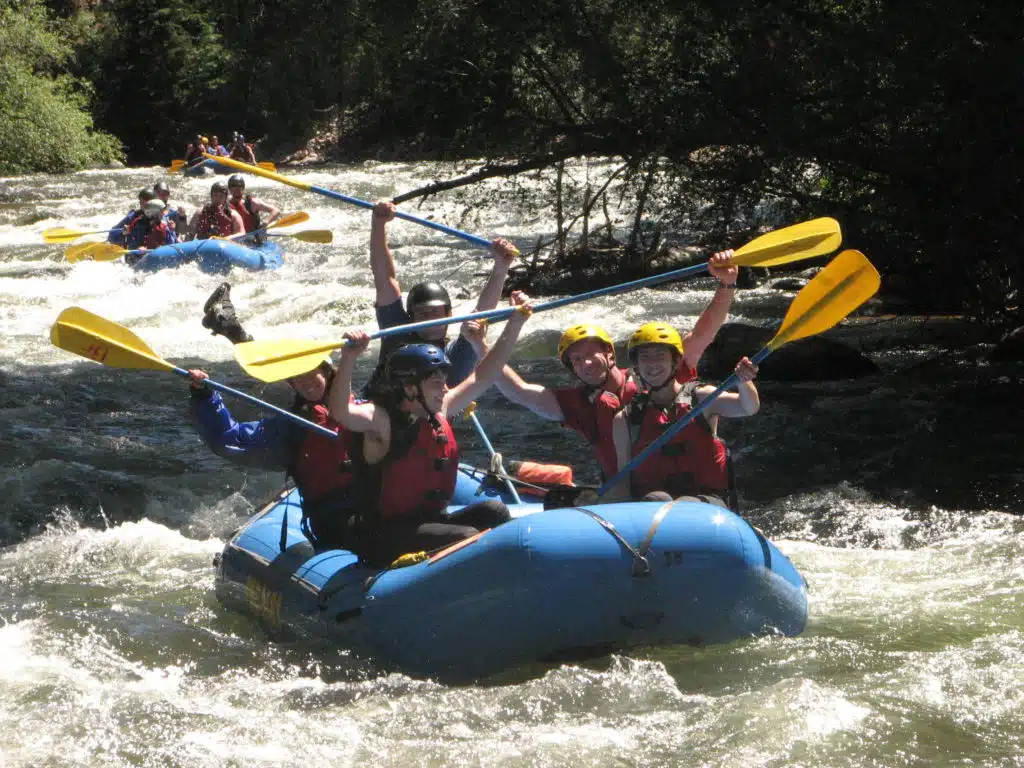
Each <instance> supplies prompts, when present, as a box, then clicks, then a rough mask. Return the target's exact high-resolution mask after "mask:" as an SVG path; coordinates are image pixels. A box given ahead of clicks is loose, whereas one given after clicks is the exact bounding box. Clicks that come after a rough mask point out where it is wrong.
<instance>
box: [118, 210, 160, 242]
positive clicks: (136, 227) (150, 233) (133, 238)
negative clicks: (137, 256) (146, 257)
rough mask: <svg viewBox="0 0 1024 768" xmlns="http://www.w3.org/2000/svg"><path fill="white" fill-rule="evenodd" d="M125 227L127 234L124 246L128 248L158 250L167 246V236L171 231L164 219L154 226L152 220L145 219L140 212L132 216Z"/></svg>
mask: <svg viewBox="0 0 1024 768" xmlns="http://www.w3.org/2000/svg"><path fill="white" fill-rule="evenodd" d="M127 227H128V233H129V234H128V237H127V238H125V245H127V246H128V247H129V248H159V247H160V246H162V245H167V235H168V233H169V231H170V229H171V228H170V226H169V225H168V224H167V221H166V219H160V220H159V221H158V222H157V223H155V224H154V223H153V219H150V218H147V217H146V215H145V214H143V213H142V212H139V213H138V214H137V215H136V216H134V217H133V218H132V219H131V221H129V222H128V224H127ZM140 237H141V241H140Z"/></svg>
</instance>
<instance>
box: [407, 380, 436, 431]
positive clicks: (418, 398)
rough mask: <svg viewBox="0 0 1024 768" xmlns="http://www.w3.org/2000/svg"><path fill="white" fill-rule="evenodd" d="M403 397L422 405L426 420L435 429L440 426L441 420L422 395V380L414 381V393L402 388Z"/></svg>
mask: <svg viewBox="0 0 1024 768" xmlns="http://www.w3.org/2000/svg"><path fill="white" fill-rule="evenodd" d="M402 395H403V397H404V398H405V399H406V400H408V401H410V402H413V403H419V404H420V405H422V406H423V410H424V411H426V412H427V420H428V421H429V422H430V426H432V427H433V428H434V429H437V428H438V427H440V426H441V422H440V421H438V419H437V414H436V413H434V412H433V411H432V410H430V406H428V405H427V398H426V397H425V396H424V395H423V380H422V379H420V380H418V381H417V382H416V394H415V395H410V394H409V393H408V392H406V391H405V388H404V387H403V388H402Z"/></svg>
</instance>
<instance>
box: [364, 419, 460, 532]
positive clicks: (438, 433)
mask: <svg viewBox="0 0 1024 768" xmlns="http://www.w3.org/2000/svg"><path fill="white" fill-rule="evenodd" d="M389 415H390V416H391V447H390V450H389V452H388V455H387V456H386V457H385V458H384V460H383V461H382V462H380V464H379V465H378V471H379V473H380V481H379V483H378V485H379V487H380V497H379V499H380V500H379V502H378V516H379V517H380V519H381V520H382V521H391V520H396V519H400V518H409V517H416V518H424V519H430V518H433V517H436V516H437V515H439V514H440V513H441V512H443V511H444V510H445V508H447V506H448V502H449V501H450V500H451V498H452V495H453V494H454V493H455V481H456V479H457V477H458V472H459V444H458V441H457V440H456V439H455V433H454V432H453V431H452V428H451V425H450V424H449V423H448V421H447V419H445V418H443V417H441V416H438V417H437V421H438V425H437V427H433V426H432V425H431V424H430V422H429V421H428V420H426V419H416V420H415V421H413V420H411V419H409V417H408V414H406V413H405V412H404V411H398V410H395V411H390V412H389ZM403 422H404V423H403Z"/></svg>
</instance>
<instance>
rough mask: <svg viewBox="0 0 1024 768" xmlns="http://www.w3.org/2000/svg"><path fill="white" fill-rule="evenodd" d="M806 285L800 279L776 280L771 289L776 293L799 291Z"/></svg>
mask: <svg viewBox="0 0 1024 768" xmlns="http://www.w3.org/2000/svg"><path fill="white" fill-rule="evenodd" d="M807 283H808V281H807V280H805V279H804V278H802V277H785V278H783V279H782V280H776V281H775V282H774V283H772V285H771V287H772V288H774V289H775V290H776V291H799V290H801V289H802V288H803V287H804V286H805V285H807Z"/></svg>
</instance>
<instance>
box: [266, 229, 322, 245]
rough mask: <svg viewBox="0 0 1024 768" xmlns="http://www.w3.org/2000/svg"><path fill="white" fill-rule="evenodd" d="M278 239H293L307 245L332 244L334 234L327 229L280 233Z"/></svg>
mask: <svg viewBox="0 0 1024 768" xmlns="http://www.w3.org/2000/svg"><path fill="white" fill-rule="evenodd" d="M279 236H280V237H294V238H295V239H296V240H302V241H304V242H307V243H332V242H334V233H333V232H332V231H331V230H329V229H307V230H305V231H304V232H281V233H279Z"/></svg>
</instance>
